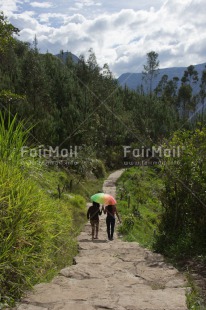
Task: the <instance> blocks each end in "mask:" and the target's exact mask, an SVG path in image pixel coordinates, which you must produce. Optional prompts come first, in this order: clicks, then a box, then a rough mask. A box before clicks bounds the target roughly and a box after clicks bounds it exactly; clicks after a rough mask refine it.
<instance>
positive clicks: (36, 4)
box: [30, 2, 53, 9]
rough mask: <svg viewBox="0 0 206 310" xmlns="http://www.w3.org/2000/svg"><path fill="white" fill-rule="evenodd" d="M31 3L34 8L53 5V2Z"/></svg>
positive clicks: (46, 7)
mask: <svg viewBox="0 0 206 310" xmlns="http://www.w3.org/2000/svg"><path fill="white" fill-rule="evenodd" d="M30 5H31V6H32V7H34V8H42V9H48V8H51V7H53V4H52V3H51V2H31V3H30Z"/></svg>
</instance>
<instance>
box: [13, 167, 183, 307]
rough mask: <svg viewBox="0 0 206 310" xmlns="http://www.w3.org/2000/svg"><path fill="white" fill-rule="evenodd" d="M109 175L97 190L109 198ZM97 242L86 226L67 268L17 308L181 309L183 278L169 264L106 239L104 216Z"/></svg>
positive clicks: (133, 246)
mask: <svg viewBox="0 0 206 310" xmlns="http://www.w3.org/2000/svg"><path fill="white" fill-rule="evenodd" d="M121 173H122V171H116V172H114V173H112V174H111V175H110V176H109V178H108V179H107V180H106V181H105V182H104V185H103V191H104V192H107V193H111V194H113V195H114V196H115V190H116V188H115V182H116V180H117V179H118V177H119V176H120V175H121ZM100 227H101V228H100V233H99V240H94V241H92V240H91V235H90V224H89V223H88V224H87V225H86V226H85V229H84V231H83V232H82V233H81V234H80V236H79V238H78V240H79V254H78V255H77V256H76V257H75V259H74V261H75V264H74V265H73V266H70V267H67V268H64V269H63V270H61V272H60V273H59V275H58V276H56V277H55V278H54V279H53V280H52V281H51V283H42V284H38V285H36V286H35V287H34V291H32V292H29V293H28V294H27V296H25V298H24V299H23V300H22V302H21V303H20V304H19V305H18V307H17V309H18V310H46V309H52V310H61V309H62V310H100V309H113V310H135V309H138V310H143V309H144V310H150V309H151V310H163V309H164V310H183V309H187V307H186V298H185V290H186V288H185V286H186V280H185V279H184V277H183V275H182V274H180V273H179V272H178V271H177V270H176V269H175V268H174V267H173V266H171V265H168V264H166V263H165V262H164V259H163V257H162V256H161V255H159V254H154V253H152V252H150V251H148V250H146V249H144V248H142V247H140V246H139V245H138V243H136V242H131V243H128V242H123V241H122V240H120V239H117V235H115V239H114V240H113V241H107V238H106V225H105V216H104V215H103V216H101V221H100Z"/></svg>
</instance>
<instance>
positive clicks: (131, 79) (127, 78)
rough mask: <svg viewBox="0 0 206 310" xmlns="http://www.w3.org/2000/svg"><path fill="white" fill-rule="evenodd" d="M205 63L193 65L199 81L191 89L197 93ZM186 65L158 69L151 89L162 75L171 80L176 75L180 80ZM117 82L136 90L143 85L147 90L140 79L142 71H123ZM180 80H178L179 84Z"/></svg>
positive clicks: (145, 88)
mask: <svg viewBox="0 0 206 310" xmlns="http://www.w3.org/2000/svg"><path fill="white" fill-rule="evenodd" d="M205 66H206V63H203V64H198V65H195V66H194V67H195V69H196V70H197V72H198V77H199V81H198V82H197V83H196V84H195V85H194V87H193V91H194V93H197V92H198V91H199V84H200V79H201V75H202V71H203V70H204V69H205ZM186 69H187V67H172V68H164V69H160V70H159V74H158V76H157V77H156V78H155V79H154V82H153V89H154V88H155V87H156V86H157V85H158V83H159V81H160V80H161V78H162V76H163V75H168V80H171V79H172V78H173V77H178V78H179V79H180V80H181V78H182V76H183V75H184V71H185V70H186ZM118 82H119V84H120V85H121V86H123V87H124V86H125V85H126V86H127V87H128V88H130V89H134V90H136V89H137V87H140V86H141V85H143V88H144V91H145V92H147V85H146V83H145V82H143V81H142V73H123V74H122V75H121V76H120V77H119V78H118ZM180 84H181V81H179V85H180Z"/></svg>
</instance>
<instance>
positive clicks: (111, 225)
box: [106, 216, 115, 240]
mask: <svg viewBox="0 0 206 310" xmlns="http://www.w3.org/2000/svg"><path fill="white" fill-rule="evenodd" d="M106 224H107V235H108V239H109V240H110V239H113V235H114V226H115V218H114V217H112V216H110V217H108V216H107V218H106Z"/></svg>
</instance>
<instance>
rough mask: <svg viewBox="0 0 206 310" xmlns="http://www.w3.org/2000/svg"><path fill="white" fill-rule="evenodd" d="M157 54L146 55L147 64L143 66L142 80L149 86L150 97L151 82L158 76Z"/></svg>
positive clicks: (152, 52)
mask: <svg viewBox="0 0 206 310" xmlns="http://www.w3.org/2000/svg"><path fill="white" fill-rule="evenodd" d="M158 56H159V55H158V53H156V52H154V51H151V52H149V53H147V63H146V65H144V71H143V72H142V75H143V79H144V80H145V81H146V83H148V84H149V94H150V96H151V95H152V91H153V81H154V79H155V77H156V76H157V75H158V74H159V60H158Z"/></svg>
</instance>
